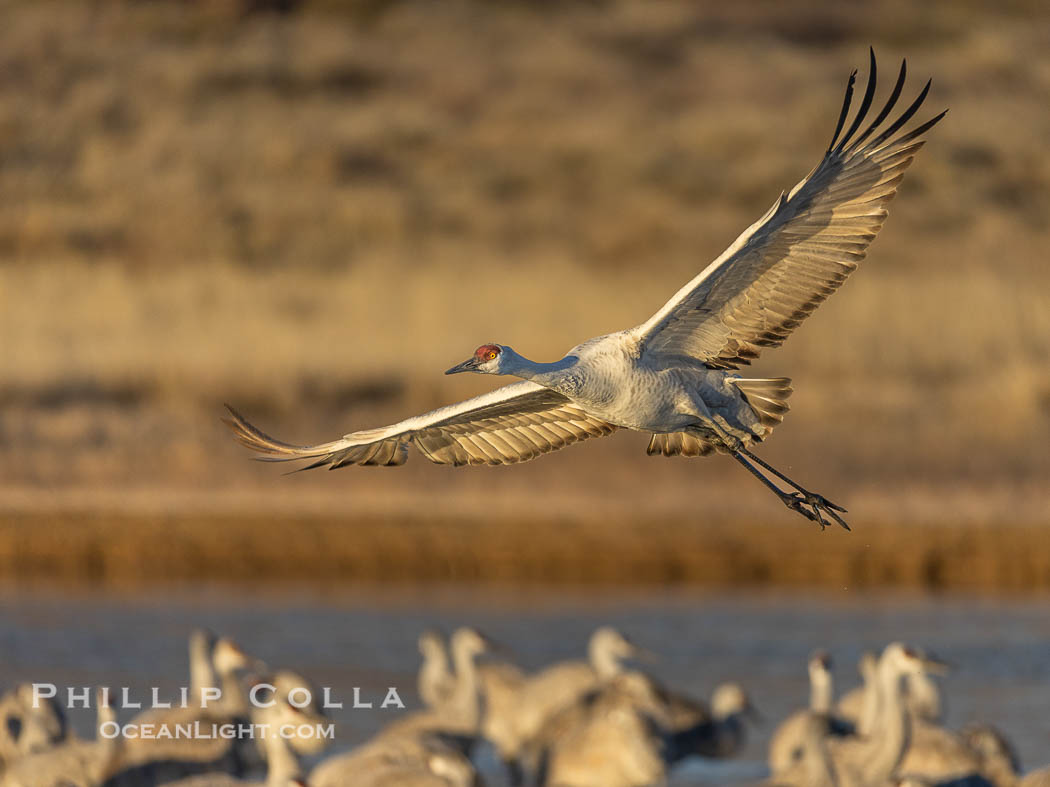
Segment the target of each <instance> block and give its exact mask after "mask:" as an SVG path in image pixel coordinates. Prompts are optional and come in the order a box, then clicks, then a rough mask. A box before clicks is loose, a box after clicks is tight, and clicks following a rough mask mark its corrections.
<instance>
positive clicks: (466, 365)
mask: <svg viewBox="0 0 1050 787" xmlns="http://www.w3.org/2000/svg"><path fill="white" fill-rule="evenodd" d="M480 363H481V361H479V360H478V359H477V358H476V357H475V358H468V359H467V360H465V361H464V362H463V363H457V364H456V365H455V366H453V367H452V368H451V369H446V370H445V374H459V373H460V372H473V371H475V370H476V369H477V368H478V364H480Z"/></svg>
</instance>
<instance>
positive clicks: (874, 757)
mask: <svg viewBox="0 0 1050 787" xmlns="http://www.w3.org/2000/svg"><path fill="white" fill-rule="evenodd" d="M885 662H886V659H880V660H879V665H878V668H877V670H876V673H875V679H876V681H877V690H878V712H877V714H876V721H875V724H874V725H873V726H872V730H871V735H870V737H869V738H868V741H869V747H870V748H868V751H867V752H866V756H865V757H864V761H865V768H864V773H865V774H866V775H868V776H870V777H871V780H872V783H881V782H883V781H885V780H887V779H889V778H890V775H891V774H892V773H893V771H894V769H895V768H896V767H897V765H898V764H899V763H900V760H901V757H903V756H904V750H905V749H906V748H907V745H908V738H909V735H910V724H909V719H908V712H907V709H906V708H905V707H904V698H903V697H902V693H901V678H902V677H903V675H902V674H901V670H900V668H899V667H898V665H897V664H893V663H889V664H887V663H885Z"/></svg>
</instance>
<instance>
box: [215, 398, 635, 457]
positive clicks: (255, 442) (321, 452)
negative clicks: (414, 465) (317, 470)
mask: <svg viewBox="0 0 1050 787" xmlns="http://www.w3.org/2000/svg"><path fill="white" fill-rule="evenodd" d="M227 409H228V410H229V411H230V415H231V417H230V418H226V419H223V420H224V421H225V423H226V424H227V425H228V426H229V427H230V428H231V429H232V430H233V432H234V434H235V435H236V436H237V439H238V440H240V441H241V442H242V443H244V444H245V445H246V446H248V447H249V448H251V449H253V450H255V451H259V452H260V453H264V454H269V456H266V457H260V458H262V459H265V460H269V461H278V462H279V461H288V460H294V459H314V460H316V461H314V462H312V463H311V464H309V465H307V466H306V467H304V468H302V469H304V470H307V469H309V468H312V467H322V466H324V465H328V467H329V469H332V470H334V469H335V468H337V467H342V466H344V465H400V464H404V462H405V460H406V459H407V458H408V444H409V443H412V444H414V445H415V446H416V448H418V449H419V450H420V452H421V453H422V454H423V455H424V456H425V457H426V458H427V459H429V460H430V461H432V462H436V463H438V464H443V465H484V464H488V465H506V464H514V463H516V462H525V461H527V460H529V459H534V458H535V457H537V456H539V455H540V454H545V453H548V452H550V451H557V450H558V449H559V448H564V447H565V446H567V445H571V444H573V443H575V442H578V441H580V440H586V439H587V438H588V437H601V436H604V435H607V434H611V433H612V432H614V431H616V427H615V426H613V425H612V424H609V423H606V422H605V421H601V420H599V419H597V418H594V417H592V416H590V415H588V414H587V413H586V412H584V411H583V410H582V409H580V408H579V407H578V406H577V405H575V404H573V402H572V400H571V399H569V398H567V397H565V396H562V395H561V394H560V393H557V392H555V391H552V390H550V389H549V388H544V387H543V386H541V385H537V384H536V383H531V382H527V381H525V382H518V383H513V384H511V385H506V386H504V387H502V388H498V389H496V390H495V391H492V392H491V393H487V394H483V395H482V396H476V397H474V398H473V399H468V400H466V401H464V402H459V403H458V404H453V405H449V406H448V407H442V408H440V409H438V410H433V411H431V412H429V413H425V414H423V415H418V416H415V417H413V418H408V419H406V420H404V421H401V422H400V423H396V424H393V425H391V426H384V427H380V428H378V429H368V430H365V431H361V432H351V433H350V434H348V435H346V436H345V437H342V438H340V439H338V440H333V441H332V442H330V443H321V444H319V445H307V446H296V445H289V444H288V443H283V442H281V441H279V440H275V439H273V438H272V437H270V436H269V435H266V434H264V433H262V432H260V431H259V430H258V429H256V428H255V427H254V426H252V425H251V424H250V423H248V421H246V420H245V419H244V418H243V417H242V416H241V415H240V414H239V413H237V412H236V411H235V410H234V409H233V408H232V407H230V406H229V405H227Z"/></svg>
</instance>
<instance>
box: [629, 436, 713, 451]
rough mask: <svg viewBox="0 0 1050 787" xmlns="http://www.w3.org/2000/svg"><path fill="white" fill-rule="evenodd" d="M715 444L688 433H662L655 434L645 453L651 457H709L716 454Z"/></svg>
mask: <svg viewBox="0 0 1050 787" xmlns="http://www.w3.org/2000/svg"><path fill="white" fill-rule="evenodd" d="M714 451H715V444H714V443H710V442H708V441H707V440H704V439H703V438H702V437H699V436H698V435H695V434H690V433H688V432H662V433H658V434H654V435H653V437H652V439H651V440H650V441H649V447H648V448H646V449H645V452H646V453H647V454H649V456H653V455H655V454H663V455H664V456H707V455H708V454H711V453H714Z"/></svg>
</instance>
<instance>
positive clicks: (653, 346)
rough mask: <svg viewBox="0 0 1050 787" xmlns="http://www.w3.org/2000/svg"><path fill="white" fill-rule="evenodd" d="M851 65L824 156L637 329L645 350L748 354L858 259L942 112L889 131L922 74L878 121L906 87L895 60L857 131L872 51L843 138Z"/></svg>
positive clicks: (794, 321) (728, 357) (723, 364)
mask: <svg viewBox="0 0 1050 787" xmlns="http://www.w3.org/2000/svg"><path fill="white" fill-rule="evenodd" d="M856 73H857V72H856V71H854V72H853V73H852V74H851V75H850V78H849V84H848V86H847V87H846V99H845V101H844V102H843V106H842V113H841V115H840V116H839V122H838V125H837V126H836V128H835V134H834V136H833V137H832V140H831V144H830V145H829V146H828V150H827V153H825V154H824V158H823V160H822V161H821V162H820V163H819V164H818V165H817V167H816V168H815V169H814V170H813V171H812V172H811V173H810V174H809V176H808V177H807V178H806V179H805V180H803V181H802V182H801V183H799V184H798V185H797V186H795V188H793V189H792V190H791V191H790V192H787V193H784V194H782V195H781V197H780V199H779V200H777V201H776V203H774V205H773V207H771V208H770V209H769V211H767V212H766V214H765V215H764V216H763V217H762V218H760V219H759V220H758V221H757V222H755V223H754V224H752V225H751V226H750V227H749V228H748V229H747V230H746V231H745V232H744V234H742V235H741V236H740V237H739V238H737V239H736V241H735V242H734V243H733V245H732V246H730V247H729V248H728V249H726V251H725V252H724V253H723V254H722V256H721V257H719V258H718V259H717V260H715V261H714V262H712V263H711V264H710V265H709V266H707V268H705V269H704V271H703V272H702V273H700V275H699V276H697V277H696V278H695V279H693V280H692V281H690V282H689V283H688V284H686V285H685V287H683V288H682V289H681V290H679V291H678V292H677V293H675V295H674V297H673V298H671V300H669V301H668V302H667V303H666V304H665V305H664V306H663V308H662V309H660V311H658V312H657V313H656V314H655V315H653V316H652V318H650V319H649V321H648V322H646V323H645V324H644V325H641V326H639V327H638V328H636V329H635V335H636V336H637V337H638V339H639V342H640V346H641V350H642V352H643V353H654V354H659V355H686V356H690V357H692V358H696V359H698V360H701V361H703V362H704V363H706V364H707V365H708V366H710V367H713V368H717V369H735V368H737V367H738V366H739V365H741V364H747V363H750V361H751V360H752V359H753V358H757V357H758V354H759V352H760V350H761V348H763V347H776V346H778V345H780V344H782V343H783V341H784V339H786V338H787V336H788V334H789V333H791V331H792V330H794V328H795V327H796V326H798V324H799V323H801V322H802V320H804V319H805V318H806V317H807V316H808V315H809V314H810V312H812V311H813V310H814V309H815V308H816V307H817V306H818V305H819V304H820V303H822V302H823V301H824V299H825V298H827V297H828V296H829V295H830V294H831V293H832V292H834V291H835V290H836V289H837V288H838V287H839V285H841V284H842V282H843V281H845V279H846V277H847V276H848V275H849V274H850V272H851V271H853V270H854V269H855V268H856V267H857V264H858V263H859V262H860V261H861V260H862V259H863V258H864V255H865V253H866V252H867V249H868V246H869V244H870V243H871V241H872V239H873V238H874V237H875V235H876V233H878V231H879V229H881V227H882V224H883V222H884V221H885V220H886V206H887V204H888V203H889V202H890V200H892V199H893V196H894V194H895V193H896V191H897V186H898V185H899V184H900V182H901V179H902V178H903V177H904V170H906V169H907V168H908V165H909V164H911V162H912V159H913V158H914V156H915V153H916V152H917V151H918V150H919V148H921V147H922V146H923V144H924V143H923V141H922V140H920V139H919V137H921V136H922V135H923V134H924V133H925V132H927V131H929V129H930V128H931V127H933V125H934V124H935V123H937V121H939V120H940V119H941V118H942V117H944V114H945V113H944V112H942V113H941V114H939V115H937V117H935V118H933V119H932V120H929V121H927V122H925V123H923V124H922V125H920V126H919V127H918V128H916V129H914V130H913V131H909V132H907V133H904V134H900V135H899V136H895V135H896V134H897V132H898V131H900V129H901V128H902V127H903V126H904V124H905V123H907V122H908V120H910V119H911V117H912V116H913V115H914V114H915V112H916V110H918V108H919V106H920V105H921V104H922V102H923V100H924V99H925V98H926V94H927V92H928V91H929V89H930V83H929V82H927V83H926V86H925V87H924V88H923V90H922V92H921V93H920V94H919V96H918V98H916V99H915V101H913V102H912V104H911V106H909V107H908V108H907V109H906V110H904V112H903V113H902V114H901V116H900V117H899V118H897V120H895V121H893V122H892V123H890V124H889V125H888V126H887V127H885V128H882V124H883V121H885V120H886V118H887V117H888V116H889V114H890V112H891V111H892V109H893V107H894V106H895V105H896V103H897V99H898V98H899V97H900V93H901V88H902V87H903V86H904V77H905V74H906V73H907V68H906V64H905V63H901V69H900V75H899V76H898V78H897V83H896V85H895V86H894V88H893V91H892V93H891V94H890V97H889V99H888V101H887V103H886V105H885V106H884V107H883V109H882V111H881V112H879V114H878V116H877V117H876V118H875V120H874V121H872V122H871V124H870V125H868V126H867V127H866V128H865V129H864V130H863V131H861V132H860V134H859V135H858V136H857V137H856V139H853V135H854V134H856V132H857V130H858V129H859V128H860V126H861V123H862V122H863V121H864V118H865V116H866V115H867V112H868V110H869V109H870V108H871V101H872V97H873V96H874V93H875V53H874V51H873V52H872V53H871V67H870V72H869V74H868V84H867V88H866V90H865V92H864V98H863V100H862V102H861V105H860V109H859V110H858V111H857V114H856V117H854V119H853V122H852V123H851V124H850V127H849V129H848V130H847V131H846V133H845V134H844V135H843V136H842V138H841V139H840V138H839V133H840V132H841V131H842V127H843V125H844V124H845V121H846V117H847V115H848V114H849V107H850V101H851V99H852V96H853V84H854V81H855V78H856ZM946 111H947V110H946ZM851 140H852V141H851Z"/></svg>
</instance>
